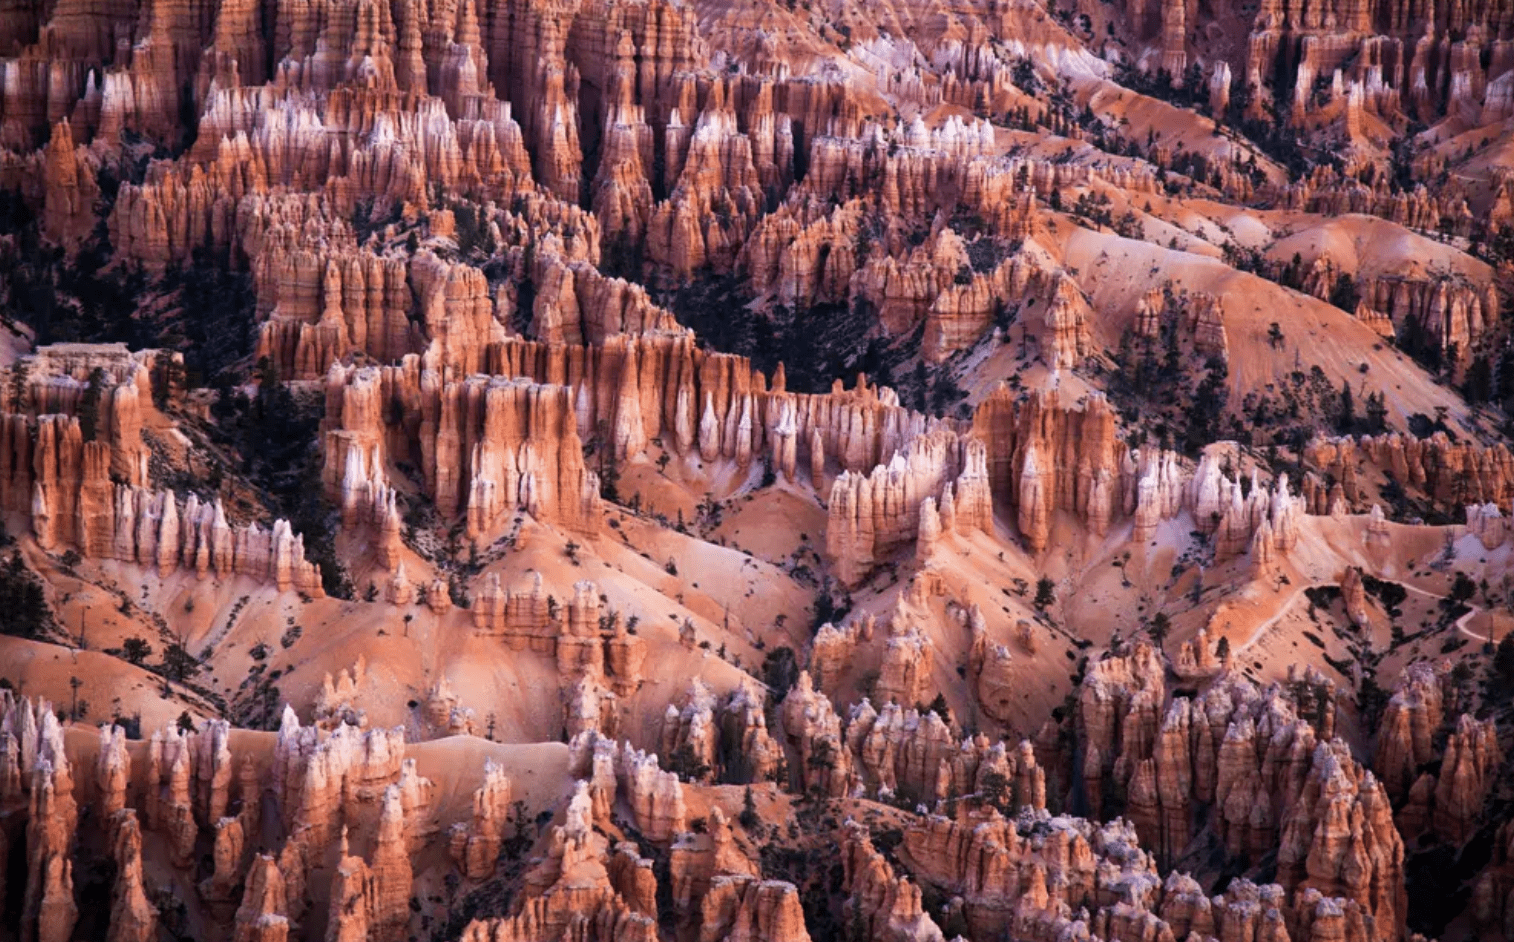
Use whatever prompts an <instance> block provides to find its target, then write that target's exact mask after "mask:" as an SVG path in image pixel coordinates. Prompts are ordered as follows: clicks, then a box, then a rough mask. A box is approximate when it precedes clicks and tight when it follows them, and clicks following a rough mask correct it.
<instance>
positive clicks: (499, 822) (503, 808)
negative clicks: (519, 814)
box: [449, 762, 511, 880]
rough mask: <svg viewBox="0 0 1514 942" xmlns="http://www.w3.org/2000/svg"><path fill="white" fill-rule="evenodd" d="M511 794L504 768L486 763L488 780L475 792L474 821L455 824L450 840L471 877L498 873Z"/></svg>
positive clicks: (461, 866) (456, 858)
mask: <svg viewBox="0 0 1514 942" xmlns="http://www.w3.org/2000/svg"><path fill="white" fill-rule="evenodd" d="M510 795H511V787H510V779H509V778H508V777H507V776H506V775H505V772H504V769H502V768H500V767H499V766H497V765H495V764H494V763H493V762H488V763H486V764H485V765H484V782H483V784H482V785H480V786H479V787H478V788H477V789H476V790H475V791H474V792H473V820H472V822H471V823H467V824H465V823H462V822H459V823H458V824H455V825H453V827H452V832H451V840H450V843H449V850H450V852H451V854H452V859H453V860H454V861H456V863H457V866H458V869H459V870H461V871H462V872H463V875H464V876H466V877H468V879H470V880H486V879H488V878H489V877H490V876H492V875H493V873H494V865H495V861H496V860H498V858H499V849H500V845H501V844H502V843H503V842H504V839H505V827H506V825H507V824H508V823H509V814H510Z"/></svg>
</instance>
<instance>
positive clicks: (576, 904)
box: [462, 782, 657, 942]
mask: <svg viewBox="0 0 1514 942" xmlns="http://www.w3.org/2000/svg"><path fill="white" fill-rule="evenodd" d="M592 822H593V800H592V799H591V798H590V795H589V786H588V784H587V783H585V782H580V783H579V784H578V788H577V790H576V791H575V792H574V795H573V798H572V800H571V801H569V803H568V807H567V810H566V812H565V816H564V822H563V824H562V825H561V826H558V827H555V828H554V829H553V831H552V837H551V842H550V845H549V848H548V853H547V855H546V856H545V857H543V858H541V859H540V860H539V861H538V862H537V863H536V865H535V866H534V867H533V868H532V869H531V871H530V872H528V873H527V874H526V877H525V888H524V889H523V891H522V892H521V893H520V895H519V896H517V897H516V902H515V903H514V906H513V907H512V912H511V915H510V916H508V917H506V918H503V919H490V920H478V921H474V922H472V923H470V924H469V925H468V927H467V928H466V929H465V930H464V931H463V935H462V938H463V939H465V940H467V942H524V940H528V939H544V938H560V937H561V936H562V935H563V933H564V932H565V931H567V930H568V928H569V927H570V926H572V927H575V928H574V931H575V932H577V933H578V937H579V938H582V939H585V940H586V942H652V940H654V939H656V937H657V931H656V922H655V921H654V920H653V919H651V918H650V917H648V916H646V915H644V914H642V913H641V912H639V911H637V910H635V909H633V908H632V906H631V904H630V903H629V902H628V900H627V898H626V897H625V895H623V893H622V888H624V889H625V890H627V891H630V890H631V889H632V886H631V885H629V883H628V881H625V880H622V881H621V883H622V885H621V886H617V885H616V884H615V882H613V880H612V870H611V868H610V866H609V865H610V863H611V859H610V854H609V841H608V840H606V839H605V838H604V837H602V836H601V835H599V834H598V833H596V832H595V831H594V830H593V829H592ZM633 869H634V870H635V871H636V872H638V873H639V872H641V868H639V867H637V868H633ZM621 872H622V873H625V871H624V870H623V869H622V871H621ZM643 895H644V894H637V893H633V894H632V899H634V900H637V901H638V902H642V903H643V904H644V900H642V899H640V897H641V896H643Z"/></svg>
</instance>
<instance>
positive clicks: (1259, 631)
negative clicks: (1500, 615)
mask: <svg viewBox="0 0 1514 942" xmlns="http://www.w3.org/2000/svg"><path fill="white" fill-rule="evenodd" d="M1397 584H1398V585H1401V586H1403V587H1404V588H1405V589H1407V590H1409V591H1410V592H1415V593H1418V594H1420V595H1423V596H1425V597H1426V598H1431V599H1435V600H1437V601H1439V600H1441V599H1444V598H1446V596H1444V595H1436V594H1435V593H1434V592H1426V591H1425V590H1424V589H1421V588H1419V587H1417V586H1412V585H1409V584H1408V583H1405V582H1400V583H1397ZM1320 586H1334V587H1337V588H1339V586H1340V583H1338V582H1316V583H1314V584H1313V585H1306V586H1300V587H1299V588H1298V589H1297V590H1296V591H1294V593H1293V595H1292V596H1290V597H1289V599H1288V601H1287V602H1284V603H1283V605H1282V607H1280V608H1279V609H1278V610H1277V612H1276V613H1275V614H1274V615H1273V616H1272V617H1271V618H1269V619H1267V620H1266V621H1264V622H1262V623H1261V624H1260V625H1257V626H1256V630H1255V631H1253V632H1252V633H1251V637H1249V638H1247V639H1246V641H1245V643H1243V644H1242V645H1241V646H1240V647H1238V648H1236V649H1235V653H1237V654H1239V653H1240V652H1242V651H1245V650H1247V649H1248V648H1250V647H1251V646H1252V645H1253V644H1256V643H1257V642H1258V641H1260V640H1261V638H1262V635H1264V634H1266V633H1267V632H1268V631H1269V630H1271V628H1272V626H1273V625H1275V624H1277V622H1278V619H1280V618H1282V617H1283V616H1284V615H1286V614H1288V610H1289V609H1291V608H1292V607H1293V605H1294V603H1295V602H1297V601H1298V597H1299V596H1300V595H1303V594H1304V593H1305V592H1307V591H1309V590H1310V589H1314V588H1318V587H1320ZM1464 604H1466V606H1467V608H1468V611H1467V613H1466V614H1465V615H1463V616H1461V617H1460V618H1458V619H1456V630H1457V631H1459V632H1461V633H1462V634H1464V635H1466V636H1467V637H1469V638H1472V639H1474V640H1476V641H1486V640H1488V639H1487V638H1484V637H1483V636H1482V635H1479V634H1476V633H1475V632H1473V631H1472V630H1471V629H1470V628H1468V627H1467V623H1468V622H1470V621H1471V620H1472V619H1473V618H1475V617H1477V615H1478V614H1479V613H1480V612H1481V611H1482V609H1480V608H1478V607H1477V606H1476V605H1473V604H1471V603H1470V602H1469V603H1464Z"/></svg>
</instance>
